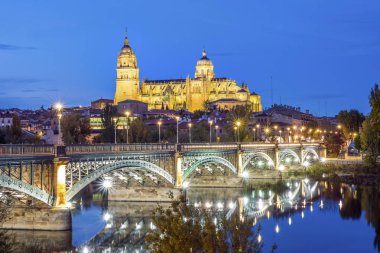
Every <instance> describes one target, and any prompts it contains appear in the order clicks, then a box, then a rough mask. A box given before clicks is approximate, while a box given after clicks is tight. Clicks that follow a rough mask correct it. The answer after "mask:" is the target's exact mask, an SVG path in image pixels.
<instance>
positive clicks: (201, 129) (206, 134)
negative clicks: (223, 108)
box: [191, 120, 215, 142]
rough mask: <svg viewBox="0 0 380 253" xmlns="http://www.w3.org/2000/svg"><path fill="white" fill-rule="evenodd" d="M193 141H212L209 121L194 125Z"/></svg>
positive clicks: (192, 131)
mask: <svg viewBox="0 0 380 253" xmlns="http://www.w3.org/2000/svg"><path fill="white" fill-rule="evenodd" d="M212 134H214V133H212ZM214 137H215V136H214ZM191 139H192V140H191V141H192V142H209V141H210V125H209V124H208V123H207V121H205V120H203V121H201V122H200V123H198V124H194V127H193V129H192V130H191Z"/></svg>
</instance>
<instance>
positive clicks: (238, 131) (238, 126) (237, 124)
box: [236, 121, 241, 143]
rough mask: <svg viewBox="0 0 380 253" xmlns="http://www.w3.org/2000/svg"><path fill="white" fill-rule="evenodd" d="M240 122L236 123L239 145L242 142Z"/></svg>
mask: <svg viewBox="0 0 380 253" xmlns="http://www.w3.org/2000/svg"><path fill="white" fill-rule="evenodd" d="M240 124H241V123H240V121H238V122H236V126H237V142H238V143H239V142H240V136H239V135H240V134H239V133H240Z"/></svg>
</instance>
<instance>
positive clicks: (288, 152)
mask: <svg viewBox="0 0 380 253" xmlns="http://www.w3.org/2000/svg"><path fill="white" fill-rule="evenodd" d="M288 155H290V156H293V157H294V158H295V159H296V162H301V159H300V157H299V156H298V154H297V153H296V152H295V151H294V150H291V149H283V150H280V161H281V160H284V159H285V157H286V156H288Z"/></svg>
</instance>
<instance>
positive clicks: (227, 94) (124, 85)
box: [114, 37, 262, 112]
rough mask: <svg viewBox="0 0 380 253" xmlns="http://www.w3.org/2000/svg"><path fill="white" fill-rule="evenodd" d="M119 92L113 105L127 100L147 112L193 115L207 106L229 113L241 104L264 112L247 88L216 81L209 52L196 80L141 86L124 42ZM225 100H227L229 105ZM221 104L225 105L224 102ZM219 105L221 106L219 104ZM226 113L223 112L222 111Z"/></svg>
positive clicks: (200, 62) (229, 81)
mask: <svg viewBox="0 0 380 253" xmlns="http://www.w3.org/2000/svg"><path fill="white" fill-rule="evenodd" d="M116 71H117V77H116V92H115V99H114V104H118V103H120V102H121V101H124V100H138V101H141V102H144V103H146V104H148V109H149V110H151V109H173V110H179V109H186V110H188V111H190V112H194V111H196V110H201V109H204V105H205V103H206V102H209V103H215V104H216V105H218V104H221V103H222V104H223V105H222V106H224V107H225V108H226V109H228V108H231V107H232V106H234V103H235V106H236V105H238V104H242V103H243V104H248V105H249V106H251V107H252V110H253V111H254V112H259V111H261V110H262V106H261V97H260V96H259V95H258V94H256V93H254V92H253V93H250V91H249V88H248V85H247V84H242V85H241V86H239V85H238V84H237V83H236V81H235V80H233V79H230V78H225V77H216V76H215V73H214V65H213V63H212V61H211V60H210V59H209V58H208V57H207V54H206V51H203V52H202V57H201V58H200V59H199V60H198V62H197V64H196V67H195V76H194V78H190V77H189V76H188V77H187V78H185V79H170V80H142V82H141V85H140V79H139V68H138V66H137V60H136V55H135V53H134V51H133V50H132V48H131V47H130V45H129V41H128V38H127V37H125V39H124V46H123V47H122V49H121V51H120V53H119V56H118V59H117V70H116ZM223 99H228V100H229V102H228V103H226V102H225V101H223ZM221 100H222V101H221ZM218 101H219V102H218ZM222 109H223V108H222Z"/></svg>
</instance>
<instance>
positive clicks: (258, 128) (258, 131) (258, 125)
mask: <svg viewBox="0 0 380 253" xmlns="http://www.w3.org/2000/svg"><path fill="white" fill-rule="evenodd" d="M256 128H257V137H258V138H257V139H259V141H260V124H257V125H256Z"/></svg>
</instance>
